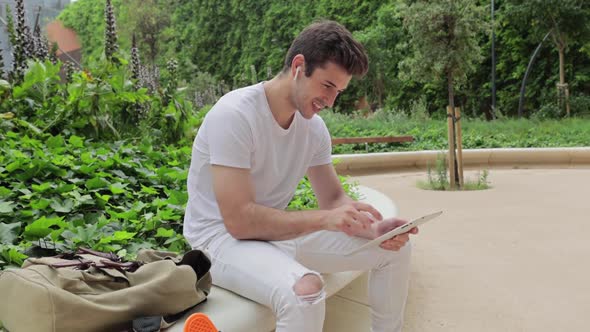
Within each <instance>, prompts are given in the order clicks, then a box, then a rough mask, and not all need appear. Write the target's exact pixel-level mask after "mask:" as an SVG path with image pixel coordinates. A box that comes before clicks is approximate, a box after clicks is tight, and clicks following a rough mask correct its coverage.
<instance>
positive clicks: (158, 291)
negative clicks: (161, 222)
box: [0, 249, 211, 332]
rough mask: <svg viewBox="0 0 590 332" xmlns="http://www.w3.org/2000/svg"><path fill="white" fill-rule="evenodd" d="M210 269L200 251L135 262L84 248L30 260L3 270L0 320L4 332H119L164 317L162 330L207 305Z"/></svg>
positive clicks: (145, 255)
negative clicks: (139, 321)
mask: <svg viewBox="0 0 590 332" xmlns="http://www.w3.org/2000/svg"><path fill="white" fill-rule="evenodd" d="M210 267H211V261H210V260H209V258H208V257H207V256H206V255H205V254H204V253H203V252H201V251H199V250H192V251H189V252H188V253H186V254H185V255H177V254H174V253H170V252H162V251H154V250H141V251H139V252H138V255H137V261H135V262H122V261H120V260H119V259H118V257H117V256H116V255H113V254H107V253H101V252H95V251H92V250H88V249H81V250H79V251H78V252H76V253H75V254H65V255H58V256H54V257H44V258H28V259H27V260H26V261H25V263H24V264H23V266H22V268H20V269H9V270H5V271H0V294H1V299H0V321H1V322H2V323H3V325H4V327H5V328H6V329H7V330H8V331H9V332H21V331H22V332H32V331H35V332H46V331H47V332H70V331H71V332H77V331H80V332H82V331H83V332H93V331H97V332H98V331H100V332H107V331H117V332H120V331H126V330H131V329H132V321H133V320H136V319H138V318H141V317H149V316H162V317H163V318H164V319H162V322H163V323H162V326H163V327H166V326H168V325H169V324H168V323H173V321H174V319H177V318H179V317H180V316H181V315H182V313H183V312H185V311H187V310H189V309H191V308H192V307H194V306H195V305H197V304H199V303H201V302H203V301H204V300H206V297H207V295H208V294H209V291H210V289H211V275H210V274H209V269H210Z"/></svg>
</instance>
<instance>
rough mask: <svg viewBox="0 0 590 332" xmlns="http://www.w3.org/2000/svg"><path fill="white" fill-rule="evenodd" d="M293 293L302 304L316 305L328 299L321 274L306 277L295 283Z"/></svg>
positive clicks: (311, 274)
mask: <svg viewBox="0 0 590 332" xmlns="http://www.w3.org/2000/svg"><path fill="white" fill-rule="evenodd" d="M293 291H294V293H295V295H296V296H297V299H298V300H299V303H300V304H310V305H311V304H316V303H319V302H321V301H323V300H324V299H325V298H326V292H325V291H324V281H323V279H322V277H321V276H320V275H319V274H314V273H309V274H306V275H304V276H303V277H301V279H299V280H298V281H297V282H296V283H295V285H294V286H293Z"/></svg>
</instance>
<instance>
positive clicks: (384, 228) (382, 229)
mask: <svg viewBox="0 0 590 332" xmlns="http://www.w3.org/2000/svg"><path fill="white" fill-rule="evenodd" d="M407 223H408V222H407V221H406V220H402V219H397V218H389V219H385V220H383V221H381V222H380V223H378V224H375V225H374V227H375V237H374V238H377V237H379V236H381V235H383V234H385V233H387V232H389V231H391V230H392V229H394V228H397V227H399V226H401V225H404V224H407ZM410 234H418V227H414V228H412V229H411V230H409V231H408V232H406V233H403V234H399V235H396V236H394V237H392V238H391V239H389V240H385V241H383V242H382V243H381V244H380V245H379V246H380V247H381V248H383V249H385V250H392V251H398V250H400V249H401V248H402V247H403V246H405V245H406V243H407V242H408V241H409V240H410Z"/></svg>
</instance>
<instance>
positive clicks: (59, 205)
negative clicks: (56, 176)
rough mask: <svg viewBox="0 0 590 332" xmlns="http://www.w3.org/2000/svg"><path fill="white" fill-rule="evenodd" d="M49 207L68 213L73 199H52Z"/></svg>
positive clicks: (72, 206) (72, 205)
mask: <svg viewBox="0 0 590 332" xmlns="http://www.w3.org/2000/svg"><path fill="white" fill-rule="evenodd" d="M51 208H52V209H53V210H55V211H56V212H62V213H70V212H72V209H73V208H74V201H73V200H71V199H69V198H66V199H65V200H64V201H63V202H59V201H53V202H52V203H51Z"/></svg>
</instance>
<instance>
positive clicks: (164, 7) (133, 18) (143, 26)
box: [120, 0, 173, 65]
mask: <svg viewBox="0 0 590 332" xmlns="http://www.w3.org/2000/svg"><path fill="white" fill-rule="evenodd" d="M172 10H173V6H171V5H170V3H169V1H162V0H128V1H126V2H125V6H124V7H122V8H121V16H120V17H121V22H125V25H124V26H122V28H121V30H122V33H124V34H125V35H126V36H127V37H130V36H133V35H135V36H136V38H137V45H138V46H139V47H140V48H141V49H142V50H141V51H142V52H141V53H142V54H145V55H146V56H147V59H146V60H147V62H148V63H149V64H152V65H153V64H155V63H156V58H157V57H158V56H159V55H160V54H159V53H160V47H161V44H162V43H163V42H164V41H163V38H164V35H165V32H166V29H167V28H168V27H169V26H170V15H171V13H172Z"/></svg>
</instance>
